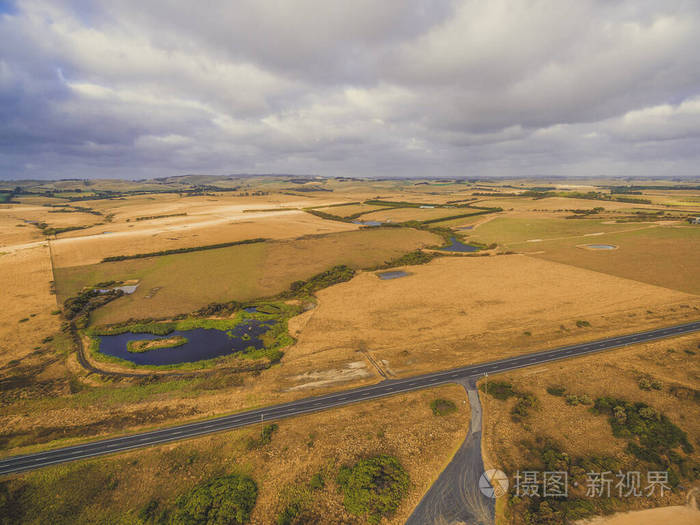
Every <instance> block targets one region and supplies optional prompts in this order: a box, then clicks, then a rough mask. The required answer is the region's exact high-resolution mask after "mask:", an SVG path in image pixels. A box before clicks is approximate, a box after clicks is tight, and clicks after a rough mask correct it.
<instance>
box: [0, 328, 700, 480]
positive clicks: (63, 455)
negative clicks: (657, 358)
mask: <svg viewBox="0 0 700 525" xmlns="http://www.w3.org/2000/svg"><path fill="white" fill-rule="evenodd" d="M696 331H700V321H695V322H692V323H686V324H683V325H676V326H669V327H664V328H658V329H655V330H649V331H646V332H637V333H634V334H628V335H622V336H617V337H610V338H607V339H600V340H597V341H591V342H588V343H580V344H575V345H570V346H564V347H561V348H555V349H552V350H544V351H540V352H535V353H530V354H523V355H519V356H514V357H510V358H507V359H500V360H498V361H491V362H488V363H479V364H475V365H469V366H464V367H460V368H455V369H451V370H445V371H441V372H433V373H430V374H424V375H420V376H414V377H408V378H403V379H391V380H386V381H382V382H381V383H377V384H375V385H370V386H364V387H358V388H354V389H350V390H344V391H341V392H336V393H333V394H326V395H323V396H317V397H310V398H305V399H299V400H297V401H291V402H288V403H283V404H280V405H274V406H269V407H265V408H260V409H255V410H248V411H245V412H240V413H236V414H231V415H228V416H220V417H217V418H214V419H208V420H203V421H196V422H193V423H185V424H183V425H178V426H174V427H167V428H161V429H158V430H152V431H148V432H142V433H139V434H132V435H127V436H121V437H116V438H109V439H103V440H99V441H93V442H90V443H85V444H81V445H74V446H71V447H64V448H59V449H54V450H47V451H45V452H38V453H35V454H27V455H23V456H12V457H8V458H5V459H2V460H0V475H2V474H10V473H14V472H22V471H26V470H32V469H36V468H40V467H45V466H48V465H54V464H57V463H64V462H67V461H74V460H77V459H84V458H89V457H94V456H100V455H104V454H112V453H115V452H122V451H126V450H131V449H135V448H141V447H146V446H151V445H157V444H160V443H167V442H170V441H176V440H180V439H186V438H191V437H195V436H201V435H204V434H210V433H212V432H220V431H222V430H230V429H234V428H239V427H243V426H246V425H250V424H253V423H257V422H261V421H263V422H264V421H270V420H275V419H281V418H285V417H291V416H297V415H300V414H305V413H309V412H317V411H319V410H326V409H329V408H333V407H337V406H343V405H347V404H350V403H356V402H358V401H366V400H369V399H377V398H380V397H384V396H388V395H394V394H399V393H402V392H409V391H412V390H418V389H421V388H428V387H433V386H437V385H442V384H445V383H452V382H456V381H459V380H462V379H465V378H469V377H472V376H482V375H484V374H487V373H488V374H495V373H499V372H505V371H507V370H513V369H516V368H523V367H527V366H534V365H539V364H543V363H547V362H550V361H555V360H559V359H567V358H571V357H576V356H581V355H586V354H591V353H594V352H600V351H603V350H609V349H612V348H619V347H622V346H627V345H631V344H637V343H642V342H647V341H653V340H656V339H662V338H665V337H671V336H677V335H682V334H688V333H692V332H696Z"/></svg>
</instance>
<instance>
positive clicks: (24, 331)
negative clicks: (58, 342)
mask: <svg viewBox="0 0 700 525" xmlns="http://www.w3.org/2000/svg"><path fill="white" fill-rule="evenodd" d="M52 280H53V277H52V275H51V263H50V259H49V249H48V247H47V246H46V243H40V245H39V246H37V247H34V248H28V249H25V250H21V251H16V252H11V253H6V254H3V255H0V290H2V308H0V367H2V366H6V365H7V364H8V363H9V362H11V361H13V360H21V359H26V358H27V356H29V355H30V354H32V353H33V352H34V351H36V350H40V349H41V348H42V347H43V346H44V345H43V343H42V341H43V340H44V339H45V338H46V337H49V336H52V335H53V334H54V333H55V332H56V331H57V330H58V328H59V326H60V319H59V317H58V316H57V315H52V312H54V313H58V312H57V308H58V307H57V305H56V297H55V296H54V295H51V293H50V290H51V285H50V282H51V281H52ZM3 375H4V374H3Z"/></svg>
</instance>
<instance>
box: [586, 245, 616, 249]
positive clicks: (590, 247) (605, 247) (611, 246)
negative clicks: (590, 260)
mask: <svg viewBox="0 0 700 525" xmlns="http://www.w3.org/2000/svg"><path fill="white" fill-rule="evenodd" d="M586 248H588V249H589V250H614V249H615V248H617V246H615V245H614V244H586Z"/></svg>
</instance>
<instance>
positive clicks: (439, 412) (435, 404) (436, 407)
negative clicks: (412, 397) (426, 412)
mask: <svg viewBox="0 0 700 525" xmlns="http://www.w3.org/2000/svg"><path fill="white" fill-rule="evenodd" d="M430 409H431V410H432V411H433V415H434V416H446V415H447V414H452V413H453V412H457V405H455V404H454V403H453V402H452V401H450V400H449V399H433V400H432V401H431V402H430Z"/></svg>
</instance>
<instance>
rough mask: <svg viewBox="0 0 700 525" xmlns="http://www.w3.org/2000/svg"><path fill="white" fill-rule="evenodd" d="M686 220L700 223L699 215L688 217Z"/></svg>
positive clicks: (691, 222)
mask: <svg viewBox="0 0 700 525" xmlns="http://www.w3.org/2000/svg"><path fill="white" fill-rule="evenodd" d="M688 222H689V223H690V224H700V217H690V218H689V219H688Z"/></svg>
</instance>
